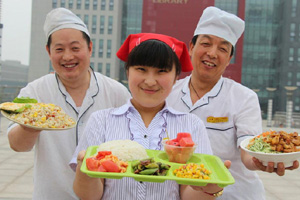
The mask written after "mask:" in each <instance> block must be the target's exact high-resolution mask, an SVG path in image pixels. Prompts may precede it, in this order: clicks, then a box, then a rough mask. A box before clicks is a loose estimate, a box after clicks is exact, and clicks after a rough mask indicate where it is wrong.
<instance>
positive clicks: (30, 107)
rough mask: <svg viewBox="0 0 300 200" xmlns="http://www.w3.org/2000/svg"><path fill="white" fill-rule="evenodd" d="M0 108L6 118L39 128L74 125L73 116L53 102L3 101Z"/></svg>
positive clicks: (47, 128) (62, 127) (61, 127)
mask: <svg viewBox="0 0 300 200" xmlns="http://www.w3.org/2000/svg"><path fill="white" fill-rule="evenodd" d="M23 102H24V101H23ZM30 102H32V100H30ZM0 109H1V113H2V114H3V115H4V116H5V117H6V118H8V119H10V120H12V121H14V122H16V123H19V124H21V125H24V126H27V127H31V128H35V129H39V130H59V129H62V130H63V129H69V128H73V127H74V126H75V125H76V121H75V120H74V119H73V118H71V117H70V116H69V115H67V114H66V113H65V112H64V111H63V110H62V108H61V107H59V106H57V105H54V104H46V103H14V102H5V103H2V104H0Z"/></svg>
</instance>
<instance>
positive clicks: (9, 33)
mask: <svg viewBox="0 0 300 200" xmlns="http://www.w3.org/2000/svg"><path fill="white" fill-rule="evenodd" d="M1 12H2V13H1V20H0V21H1V24H3V31H2V33H3V35H2V47H3V48H2V49H1V51H2V57H0V59H1V60H17V61H20V62H21V63H22V64H25V65H28V64H29V46H30V31H31V0H2V10H1ZM16 47H18V48H16Z"/></svg>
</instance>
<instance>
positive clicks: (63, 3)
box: [60, 0, 66, 8]
mask: <svg viewBox="0 0 300 200" xmlns="http://www.w3.org/2000/svg"><path fill="white" fill-rule="evenodd" d="M60 7H63V8H65V7H66V0H61V2H60Z"/></svg>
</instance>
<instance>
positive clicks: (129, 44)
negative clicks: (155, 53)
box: [117, 33, 193, 72]
mask: <svg viewBox="0 0 300 200" xmlns="http://www.w3.org/2000/svg"><path fill="white" fill-rule="evenodd" d="M146 40H159V41H161V42H164V43H165V44H167V45H168V46H170V47H171V48H172V50H173V51H174V52H175V53H176V55H177V57H178V59H179V62H180V64H181V70H182V71H183V72H189V71H192V70H193V66H192V63H191V59H190V55H189V52H188V49H187V47H186V45H185V43H184V42H182V41H179V40H177V39H176V38H173V37H170V36H167V35H161V34H156V33H138V34H131V35H129V36H128V37H127V38H126V40H125V41H124V43H123V44H122V46H121V47H120V49H119V50H118V52H117V56H118V57H119V58H120V59H121V60H123V61H125V62H126V61H127V58H128V55H129V53H130V52H131V50H132V49H133V48H134V47H136V46H138V45H139V44H140V43H142V42H144V41H146Z"/></svg>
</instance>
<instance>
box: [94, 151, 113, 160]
mask: <svg viewBox="0 0 300 200" xmlns="http://www.w3.org/2000/svg"><path fill="white" fill-rule="evenodd" d="M110 154H111V151H98V154H97V155H96V158H97V159H98V160H101V159H103V158H104V157H105V156H107V155H110Z"/></svg>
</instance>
